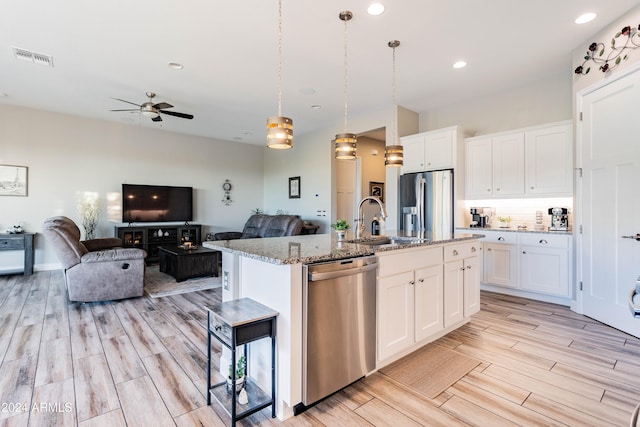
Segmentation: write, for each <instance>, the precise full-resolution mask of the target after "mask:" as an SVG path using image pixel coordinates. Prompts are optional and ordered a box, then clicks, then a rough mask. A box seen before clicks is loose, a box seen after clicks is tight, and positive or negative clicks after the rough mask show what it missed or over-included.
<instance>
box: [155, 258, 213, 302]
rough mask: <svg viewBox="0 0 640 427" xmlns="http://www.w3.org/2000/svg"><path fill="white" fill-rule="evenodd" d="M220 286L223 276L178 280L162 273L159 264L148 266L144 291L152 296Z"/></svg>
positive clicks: (157, 296) (164, 295)
mask: <svg viewBox="0 0 640 427" xmlns="http://www.w3.org/2000/svg"><path fill="white" fill-rule="evenodd" d="M220 286H222V280H221V278H220V277H211V276H209V277H195V278H193V279H187V280H184V281H182V282H176V279H175V278H173V276H169V275H168V274H165V273H161V272H160V270H159V269H158V266H157V265H152V266H148V267H147V269H146V272H145V275H144V292H145V294H147V295H149V296H150V297H152V298H160V297H166V296H169V295H178V294H185V293H187V292H195V291H204V290H207V289H214V288H219V287H220Z"/></svg>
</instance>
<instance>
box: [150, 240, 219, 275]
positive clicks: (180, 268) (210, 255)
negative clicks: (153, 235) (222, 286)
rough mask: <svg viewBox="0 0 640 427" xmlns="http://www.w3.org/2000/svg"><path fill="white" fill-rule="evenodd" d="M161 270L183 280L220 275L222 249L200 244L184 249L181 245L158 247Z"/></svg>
mask: <svg viewBox="0 0 640 427" xmlns="http://www.w3.org/2000/svg"><path fill="white" fill-rule="evenodd" d="M158 255H159V256H160V271H161V272H162V273H167V274H169V275H171V276H173V277H175V278H176V282H182V281H184V280H187V279H191V278H193V277H202V276H218V263H219V261H220V251H216V250H213V249H209V248H203V247H202V246H198V247H197V248H195V249H183V248H181V247H179V246H175V245H174V246H172V245H162V246H160V247H159V248H158Z"/></svg>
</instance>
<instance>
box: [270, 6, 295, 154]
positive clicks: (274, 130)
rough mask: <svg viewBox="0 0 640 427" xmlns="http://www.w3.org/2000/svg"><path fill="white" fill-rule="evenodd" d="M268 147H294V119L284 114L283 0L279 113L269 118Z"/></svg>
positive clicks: (280, 29) (279, 40)
mask: <svg viewBox="0 0 640 427" xmlns="http://www.w3.org/2000/svg"><path fill="white" fill-rule="evenodd" d="M267 147H269V148H275V149H280V150H283V149H287V148H291V147H293V120H291V119H290V118H289V117H283V116H282V0H278V115H277V116H274V117H269V118H268V119H267Z"/></svg>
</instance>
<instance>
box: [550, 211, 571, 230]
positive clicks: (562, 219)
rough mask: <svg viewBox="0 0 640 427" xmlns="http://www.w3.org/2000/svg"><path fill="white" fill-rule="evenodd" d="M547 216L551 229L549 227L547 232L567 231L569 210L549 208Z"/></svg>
mask: <svg viewBox="0 0 640 427" xmlns="http://www.w3.org/2000/svg"><path fill="white" fill-rule="evenodd" d="M549 215H551V227H549V231H567V230H569V209H567V208H549Z"/></svg>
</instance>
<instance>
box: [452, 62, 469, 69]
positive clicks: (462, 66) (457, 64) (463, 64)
mask: <svg viewBox="0 0 640 427" xmlns="http://www.w3.org/2000/svg"><path fill="white" fill-rule="evenodd" d="M466 66H467V63H466V62H465V61H458V62H456V63H455V64H453V68H464V67H466Z"/></svg>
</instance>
